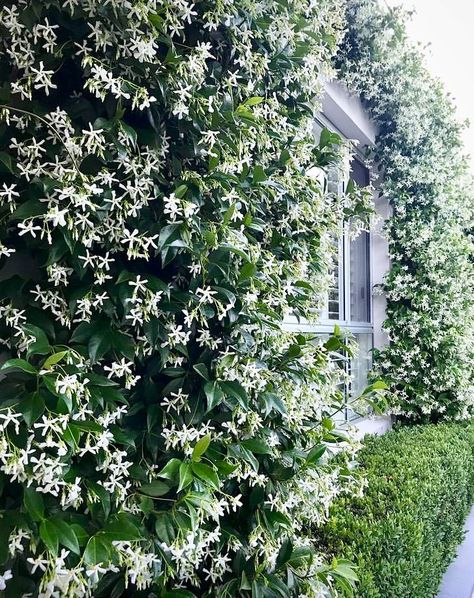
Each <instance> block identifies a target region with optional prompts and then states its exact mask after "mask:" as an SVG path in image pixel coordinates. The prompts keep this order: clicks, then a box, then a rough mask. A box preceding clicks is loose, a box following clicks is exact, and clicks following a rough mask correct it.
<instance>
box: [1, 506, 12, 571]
mask: <svg viewBox="0 0 474 598" xmlns="http://www.w3.org/2000/svg"><path fill="white" fill-rule="evenodd" d="M13 527H14V523H13V521H12V520H11V518H10V517H9V512H8V511H6V512H5V513H3V515H2V517H1V518H0V539H1V541H0V564H1V565H3V564H4V563H5V562H6V561H7V560H8V559H9V558H10V553H9V551H8V537H9V536H10V533H11V531H12V529H13Z"/></svg>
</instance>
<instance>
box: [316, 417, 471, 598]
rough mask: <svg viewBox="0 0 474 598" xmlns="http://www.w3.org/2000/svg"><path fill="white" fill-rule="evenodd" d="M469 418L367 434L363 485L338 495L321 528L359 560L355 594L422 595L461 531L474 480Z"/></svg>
mask: <svg viewBox="0 0 474 598" xmlns="http://www.w3.org/2000/svg"><path fill="white" fill-rule="evenodd" d="M473 446H474V426H473V425H472V424H471V425H461V424H451V425H447V424H446V425H438V426H433V425H429V426H417V427H413V428H402V429H401V430H397V431H393V432H390V433H389V434H387V435H386V436H383V437H375V438H370V439H368V440H367V443H366V447H365V448H364V449H363V451H361V453H360V454H359V457H360V459H359V460H360V463H361V467H362V470H363V472H364V473H365V475H366V477H367V481H368V487H367V489H366V491H365V493H364V496H363V497H362V498H357V499H354V498H352V497H346V498H341V499H338V500H337V501H336V502H335V504H334V506H333V508H332V511H331V518H330V520H329V522H328V524H327V526H326V527H325V529H324V530H323V534H324V542H325V543H326V544H327V547H328V548H329V550H330V551H331V552H333V553H334V554H336V555H338V556H341V557H342V556H344V557H345V558H349V559H352V560H354V561H355V562H356V563H357V565H358V566H359V567H360V569H359V572H358V575H359V578H360V584H359V588H358V591H357V596H359V597H360V598H362V597H364V598H365V597H367V598H369V597H370V598H379V597H380V598H390V597H393V598H395V597H396V598H403V597H406V598H428V597H429V596H435V595H436V592H437V589H438V586H439V583H440V580H441V577H442V575H443V573H444V571H445V570H446V568H447V566H448V564H449V563H450V561H451V559H452V558H453V556H454V552H455V549H456V546H457V545H458V544H459V543H460V542H461V541H462V538H463V531H462V530H463V523H464V520H465V517H466V515H467V513H468V511H469V507H470V505H471V503H472V497H473V486H474V476H473V474H474V457H473Z"/></svg>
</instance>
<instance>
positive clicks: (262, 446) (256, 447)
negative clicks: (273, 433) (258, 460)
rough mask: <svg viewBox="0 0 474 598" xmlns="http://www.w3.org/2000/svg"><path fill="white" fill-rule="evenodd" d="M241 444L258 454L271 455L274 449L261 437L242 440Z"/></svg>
mask: <svg viewBox="0 0 474 598" xmlns="http://www.w3.org/2000/svg"><path fill="white" fill-rule="evenodd" d="M240 445H241V446H243V447H244V448H246V449H247V450H249V451H251V452H252V453H255V454H257V455H270V454H271V453H272V449H271V448H270V447H269V446H268V444H267V443H266V442H265V441H264V440H263V439H261V438H249V439H247V440H242V442H241V443H240Z"/></svg>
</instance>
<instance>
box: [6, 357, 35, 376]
mask: <svg viewBox="0 0 474 598" xmlns="http://www.w3.org/2000/svg"><path fill="white" fill-rule="evenodd" d="M13 370H21V371H22V372H26V373H27V374H32V375H36V374H37V373H38V371H37V370H36V368H34V367H33V366H32V365H31V363H28V361H25V360H24V359H8V360H7V361H5V363H3V364H2V367H0V371H1V372H6V371H13Z"/></svg>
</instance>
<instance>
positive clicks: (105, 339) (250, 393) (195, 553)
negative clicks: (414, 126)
mask: <svg viewBox="0 0 474 598" xmlns="http://www.w3.org/2000/svg"><path fill="white" fill-rule="evenodd" d="M342 17H343V11H342V7H341V5H340V3H339V2H337V1H335V0H321V1H318V2H317V3H314V2H306V1H304V0H296V1H294V2H285V1H281V2H270V1H268V2H265V1H264V2H253V1H250V0H236V1H233V2H229V1H225V0H217V1H215V0H212V1H203V2H199V3H196V4H195V3H193V2H190V1H188V0H172V1H160V2H158V1H157V0H141V1H138V2H129V1H127V0H107V1H102V0H101V1H99V0H61V1H58V0H50V1H46V2H45V1H43V0H41V1H39V0H20V1H19V2H17V1H7V2H5V3H3V6H2V8H1V10H0V37H1V40H2V41H1V47H0V48H1V49H0V110H1V125H0V164H1V182H0V200H1V203H0V216H1V218H0V255H1V260H2V263H1V270H0V278H1V286H0V316H1V318H0V342H1V344H2V349H3V358H4V360H6V361H4V363H3V365H2V368H1V375H2V379H1V381H0V431H1V436H0V489H1V490H0V512H1V518H0V561H1V567H2V568H1V570H0V590H5V588H6V590H5V591H6V595H7V596H15V597H17V596H20V595H22V594H23V593H32V594H34V595H40V596H58V595H60V596H71V597H72V596H74V597H77V596H91V595H93V596H97V597H100V596H113V597H115V598H117V597H119V596H122V595H133V596H142V595H143V596H150V595H155V596H163V597H165V596H168V597H170V598H171V597H176V598H186V597H191V596H212V597H214V596H253V597H255V598H257V597H259V596H281V597H287V596H289V595H295V596H296V595H297V596H324V595H327V592H328V591H329V590H328V588H331V587H332V588H333V589H334V588H336V587H337V586H339V587H345V588H346V589H348V590H349V589H350V586H351V584H352V583H353V581H354V573H353V571H352V569H351V568H350V566H349V565H348V564H347V563H345V562H331V563H328V562H326V561H325V559H324V555H321V554H320V553H319V551H318V547H317V544H315V542H314V540H313V538H312V537H311V536H310V533H309V531H308V530H309V529H310V526H309V524H310V523H311V524H313V525H314V524H317V523H318V522H321V521H323V520H324V518H325V517H326V515H327V511H328V507H329V504H330V502H331V500H332V499H333V498H334V497H335V496H336V495H338V494H339V493H341V492H346V491H353V490H357V485H358V482H357V480H356V479H355V478H354V477H353V475H352V473H351V472H350V470H349V469H348V468H347V467H346V465H345V464H344V461H339V462H338V464H337V465H336V464H332V463H330V462H328V460H327V454H328V452H329V449H328V447H329V446H331V445H332V446H337V445H342V447H346V448H347V449H348V453H349V452H350V451H351V450H352V448H353V446H354V443H353V442H352V441H351V440H350V438H348V437H346V436H344V435H342V434H340V433H338V432H337V431H336V430H335V429H334V425H333V423H332V421H331V419H330V418H331V416H332V415H333V414H334V413H335V412H337V410H338V409H340V408H341V405H342V401H343V398H342V395H341V392H340V390H339V386H338V384H339V382H340V370H339V369H338V368H337V366H335V365H334V364H333V363H332V361H331V359H330V355H331V352H334V351H340V350H343V349H344V342H345V339H344V338H343V337H342V336H341V334H340V333H338V332H337V331H336V334H335V335H334V336H332V337H330V338H329V339H327V340H325V341H318V342H313V340H312V339H310V338H308V337H307V336H304V335H294V334H283V333H282V331H281V323H282V321H283V319H284V317H285V316H286V315H287V314H288V313H289V312H292V313H295V314H297V315H311V313H314V312H310V309H311V310H314V307H315V306H317V305H318V303H321V301H322V300H323V298H324V296H325V292H326V289H327V286H328V284H329V283H330V277H329V275H328V272H329V271H330V269H331V261H332V259H333V256H332V252H333V247H334V243H333V237H334V235H336V234H338V231H339V229H340V226H339V225H340V220H341V219H342V218H344V217H350V216H351V214H352V213H353V212H357V213H359V214H360V213H361V212H364V211H367V210H368V209H369V204H368V202H367V198H366V196H363V195H361V194H360V193H358V192H357V191H355V192H354V194H353V195H351V197H346V198H341V197H338V196H335V195H333V194H331V193H329V192H328V191H327V189H325V188H324V186H322V184H321V182H320V181H321V177H320V176H314V173H315V167H316V174H317V175H318V173H320V170H322V171H324V170H325V169H327V167H328V166H329V165H334V164H337V163H339V161H340V154H341V153H343V152H344V148H343V147H342V145H341V140H340V139H339V138H338V137H337V136H336V135H334V134H331V133H329V132H328V131H324V132H323V134H322V136H321V139H320V140H318V142H317V143H316V142H315V139H314V136H313V118H314V114H315V112H316V111H317V109H318V106H317V103H316V104H315V103H314V101H313V100H314V97H315V95H316V96H318V94H319V88H320V78H321V76H323V75H324V76H326V75H328V73H329V71H330V68H331V67H330V65H331V60H332V57H333V54H334V51H335V49H336V47H337V43H338V40H339V39H340V34H341V24H342ZM318 169H320V170H318ZM349 449H350V450H349ZM151 592H152V593H151Z"/></svg>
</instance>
